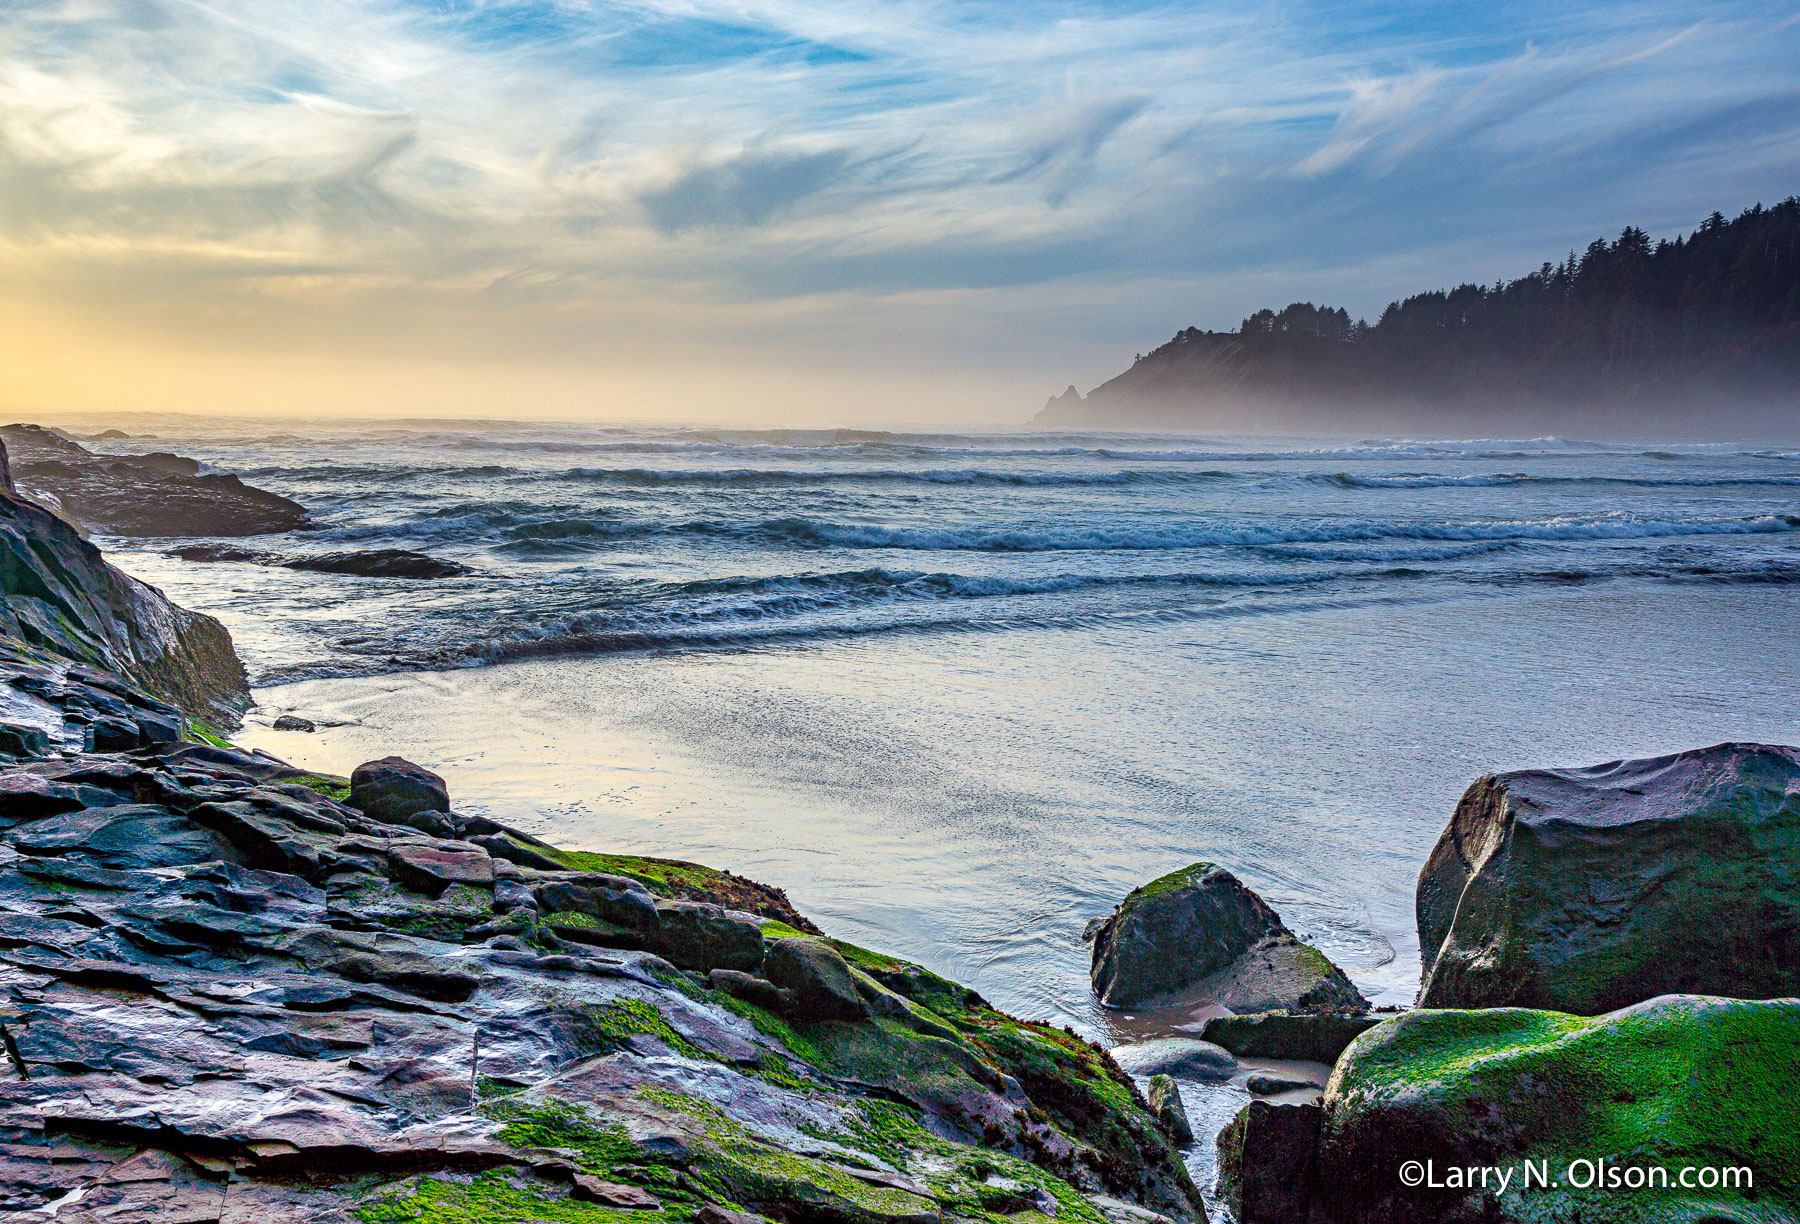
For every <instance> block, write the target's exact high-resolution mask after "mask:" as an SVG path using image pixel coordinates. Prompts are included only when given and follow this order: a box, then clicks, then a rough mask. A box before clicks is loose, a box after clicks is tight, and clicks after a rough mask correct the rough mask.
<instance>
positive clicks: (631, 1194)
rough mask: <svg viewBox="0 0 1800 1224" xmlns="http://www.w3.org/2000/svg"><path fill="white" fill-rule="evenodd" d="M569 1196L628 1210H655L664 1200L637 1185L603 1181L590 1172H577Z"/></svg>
mask: <svg viewBox="0 0 1800 1224" xmlns="http://www.w3.org/2000/svg"><path fill="white" fill-rule="evenodd" d="M569 1197H570V1198H572V1199H574V1200H575V1201H576V1202H578V1203H598V1204H600V1205H601V1206H602V1207H623V1208H625V1209H626V1210H628V1211H655V1210H657V1209H658V1208H660V1207H661V1206H662V1200H660V1199H658V1198H657V1197H656V1196H655V1195H653V1194H651V1193H649V1192H648V1191H645V1190H640V1189H638V1188H637V1187H636V1186H627V1185H622V1184H620V1183H619V1182H609V1181H601V1180H600V1179H599V1178H598V1177H595V1176H593V1175H592V1174H589V1173H577V1174H576V1175H575V1177H574V1179H573V1181H572V1182H571V1184H570V1187H569Z"/></svg>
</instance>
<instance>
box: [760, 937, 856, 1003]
mask: <svg viewBox="0 0 1800 1224" xmlns="http://www.w3.org/2000/svg"><path fill="white" fill-rule="evenodd" d="M763 971H764V973H766V974H767V975H768V978H769V981H771V982H772V983H774V984H775V985H776V986H778V987H780V988H781V989H783V990H785V991H787V992H788V995H789V996H790V997H789V1000H788V1014H789V1015H791V1016H793V1017H794V1018H795V1019H798V1020H806V1021H821V1020H862V1019H865V1018H866V1017H867V1016H868V1014H869V1005H868V1004H867V1003H866V1002H864V1001H863V997H862V993H861V992H860V991H858V990H857V988H856V980H855V979H854V978H852V977H851V976H850V966H848V965H846V964H845V963H844V958H843V957H842V956H840V955H838V950H837V949H836V948H834V947H832V946H831V945H830V944H828V943H826V942H825V941H824V940H822V939H814V938H811V937H810V936H794V937H790V938H787V939H772V940H770V941H769V946H768V954H767V956H766V957H765V959H764V964H763Z"/></svg>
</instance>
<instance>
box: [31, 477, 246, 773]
mask: <svg viewBox="0 0 1800 1224" xmlns="http://www.w3.org/2000/svg"><path fill="white" fill-rule="evenodd" d="M71 664H73V665H74V666H72V667H71V666H70V665H71ZM0 670H4V672H5V674H6V675H7V676H8V677H9V680H8V683H9V684H10V686H11V687H12V688H14V689H18V690H20V691H22V692H26V693H28V694H30V696H31V697H33V698H36V699H37V700H38V702H41V703H44V704H43V705H41V706H34V707H33V708H34V709H36V710H37V711H38V712H39V713H40V714H41V715H42V718H43V721H42V723H41V724H40V725H41V727H42V729H43V730H45V731H46V732H47V733H50V735H51V738H53V739H69V738H79V737H72V736H69V735H65V734H64V733H63V728H62V727H61V726H60V725H52V724H53V723H58V724H59V723H60V722H61V721H62V715H64V714H66V715H67V717H68V718H69V719H70V720H73V721H80V722H83V723H85V724H87V725H90V726H91V725H92V724H94V723H97V722H102V721H103V720H105V719H110V720H112V721H111V725H110V726H109V727H107V728H105V729H104V731H103V735H106V734H110V735H113V736H115V737H117V736H118V735H119V734H120V733H121V732H122V729H123V723H124V722H127V721H129V722H133V723H135V722H136V716H137V715H146V716H150V717H151V721H152V722H154V723H155V724H156V726H155V727H154V728H153V729H151V730H150V731H148V732H146V733H145V734H143V735H141V736H139V737H137V738H138V739H139V740H141V741H142V742H156V741H159V740H163V739H167V738H169V731H170V729H171V727H173V728H174V729H175V732H176V733H177V734H179V722H180V718H181V715H182V714H184V713H185V714H187V715H189V716H192V717H194V718H199V719H204V720H206V721H207V722H211V723H217V724H223V725H225V726H236V725H237V720H238V716H239V714H240V713H241V712H242V711H243V710H244V708H245V707H247V706H248V705H249V704H250V690H249V686H248V684H247V682H246V679H245V675H244V667H243V664H242V663H240V662H239V661H238V657H237V654H236V652H235V651H234V650H233V649H232V645H231V635H230V634H229V633H227V632H226V631H225V627H224V626H223V625H221V624H220V623H219V622H218V621H216V620H214V619H213V618H212V617H210V616H203V615H201V614H200V613H198V612H189V611H188V610H187V609H185V608H179V607H176V606H175V605H174V604H172V603H170V602H169V601H168V600H167V599H166V598H165V597H164V596H163V593H162V592H161V591H159V590H157V589H156V588H155V587H152V586H147V585H145V584H144V583H142V582H139V581H138V580H137V579H135V578H132V577H130V576H129V575H127V574H125V573H122V572H121V571H119V570H117V569H114V568H113V567H112V566H111V565H108V564H107V563H106V561H105V560H104V559H103V558H102V557H101V555H100V550H99V549H97V548H95V547H94V546H93V545H92V544H90V543H88V542H87V541H86V540H84V539H82V538H81V534H80V533H79V532H78V531H77V530H76V529H75V528H74V527H73V526H71V525H70V524H69V523H67V522H65V521H64V520H63V519H61V518H58V517H57V516H56V515H54V514H52V513H51V512H50V511H48V510H46V509H44V508H42V507H41V506H36V505H33V504H32V503H31V502H29V501H26V500H24V498H22V497H14V496H9V495H7V494H5V493H0ZM158 699H160V702H162V703H173V705H174V706H178V707H180V708H179V710H175V709H173V708H171V707H170V706H168V705H166V704H163V705H161V706H160V710H159V709H158ZM120 702H123V703H124V705H125V706H131V707H136V709H135V710H128V709H125V708H123V707H122V706H120V705H119V704H118V703H120ZM139 730H140V731H143V730H144V728H142V727H141V726H140V727H139ZM74 746H76V747H85V746H86V745H85V744H81V743H76V744H75V745H74Z"/></svg>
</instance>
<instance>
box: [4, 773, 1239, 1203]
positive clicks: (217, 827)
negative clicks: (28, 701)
mask: <svg viewBox="0 0 1800 1224" xmlns="http://www.w3.org/2000/svg"><path fill="white" fill-rule="evenodd" d="M344 798H348V784H347V783H346V782H344V781H343V780H341V779H329V778H319V777H314V776H308V775H303V774H301V773H300V771H298V770H294V769H291V768H288V767H286V766H285V765H282V764H281V763H280V762H276V761H273V760H272V759H271V758H268V757H266V756H262V755H259V754H253V753H248V752H242V751H239V750H236V749H232V748H220V747H214V746H210V745H200V744H191V743H181V742H165V743H156V744H151V745H146V746H142V747H138V748H134V749H132V750H130V751H124V752H117V753H80V752H72V753H65V754H59V755H40V756H31V755H25V756H22V757H20V758H18V759H16V760H15V761H14V762H13V763H12V764H11V765H10V767H6V768H3V769H0V1038H3V1039H4V1047H5V1066H4V1070H5V1072H6V1075H7V1078H6V1080H5V1081H4V1083H3V1084H0V1136H3V1137H0V1211H32V1210H34V1209H41V1208H44V1207H46V1206H48V1205H50V1204H60V1205H59V1206H58V1208H57V1212H56V1214H55V1217H54V1218H55V1219H57V1220H58V1221H63V1222H64V1224H68V1222H76V1224H85V1222H86V1221H100V1220H108V1221H119V1220H140V1219H142V1220H149V1219H156V1220H184V1221H213V1220H218V1221H240V1222H246V1224H247V1222H250V1221H255V1222H257V1224H278V1222H282V1221H295V1222H298V1221H331V1220H344V1221H348V1220H353V1219H355V1220H365V1221H404V1220H420V1221H437V1220H480V1221H518V1222H520V1224H523V1222H524V1221H528V1220H553V1221H588V1220H593V1221H601V1220H607V1221H611V1220H617V1219H621V1218H633V1219H644V1220H653V1219H694V1218H702V1211H703V1209H707V1210H710V1211H712V1212H713V1216H712V1217H706V1218H735V1217H726V1216H720V1215H719V1214H718V1213H732V1212H735V1213H738V1214H739V1215H749V1216H752V1217H754V1216H762V1217H765V1218H770V1219H782V1220H796V1221H798V1220H807V1221H812V1220H841V1221H877V1220H880V1221H888V1220H892V1221H925V1220H996V1219H1002V1218H1005V1219H1033V1220H1037V1219H1043V1218H1047V1217H1052V1216H1054V1217H1055V1218H1057V1219H1065V1220H1090V1221H1100V1220H1106V1219H1117V1220H1126V1219H1130V1220H1145V1219H1150V1218H1153V1217H1154V1216H1158V1215H1160V1216H1165V1217H1168V1218H1171V1219H1176V1220H1200V1219H1203V1218H1204V1213H1203V1210H1202V1208H1201V1205H1200V1200H1199V1197H1198V1195H1197V1193H1196V1192H1195V1189H1194V1187H1193V1185H1192V1184H1191V1182H1190V1181H1189V1180H1188V1177H1187V1174H1186V1172H1185V1171H1184V1169H1183V1167H1182V1163H1181V1160H1180V1158H1179V1154H1178V1152H1177V1151H1176V1149H1175V1147H1174V1146H1173V1143H1172V1140H1171V1136H1170V1134H1169V1130H1168V1124H1167V1123H1166V1122H1159V1121H1158V1120H1157V1118H1156V1117H1155V1115H1153V1114H1152V1113H1151V1112H1150V1111H1149V1109H1148V1107H1147V1105H1146V1103H1145V1102H1144V1100H1143V1099H1142V1097H1141V1096H1139V1094H1138V1093H1137V1091H1136V1090H1135V1089H1134V1088H1133V1087H1132V1085H1131V1082H1130V1081H1129V1079H1128V1078H1127V1077H1126V1076H1124V1075H1123V1074H1122V1073H1121V1072H1120V1071H1119V1070H1118V1068H1117V1067H1116V1066H1115V1065H1114V1064H1113V1063H1112V1062H1111V1060H1110V1059H1109V1058H1108V1057H1107V1056H1106V1055H1105V1054H1104V1053H1103V1052H1102V1051H1100V1050H1098V1049H1097V1048H1095V1047H1093V1046H1091V1045H1088V1044H1087V1043H1086V1042H1083V1041H1081V1040H1080V1039H1078V1038H1076V1037H1074V1036H1073V1035H1071V1034H1068V1033H1066V1032H1062V1031H1059V1030H1056V1029H1052V1028H1049V1027H1047V1026H1041V1025H1035V1024H1029V1023H1026V1022H1023V1021H1019V1020H1015V1019H1013V1018H1011V1017H1008V1016H1005V1015H1003V1014H1001V1013H999V1012H997V1011H994V1010H993V1009H992V1008H990V1007H988V1006H987V1005H986V1004H985V1003H984V1002H982V1000H981V999H980V998H979V997H978V996H976V995H975V994H974V993H973V992H971V991H968V990H966V989H964V988H962V987H959V986H956V985H954V984H952V983H950V982H947V981H945V980H943V979H941V978H938V977H935V976H934V975H932V974H930V973H928V972H927V971H925V970H923V969H920V968H919V967H917V966H913V965H909V964H906V963H904V962H900V961H896V960H892V959H890V958H887V957H884V956H880V955H878V954H875V953H872V952H868V951H865V950H863V949H860V948H855V947H853V946H851V945H848V944H844V943H840V942H837V941H832V940H828V939H825V938H823V937H820V936H818V935H816V934H811V933H808V930H807V928H810V924H804V920H803V919H802V918H801V917H800V916H799V915H797V914H795V913H793V911H792V908H791V907H790V906H788V905H787V904H786V900H785V898H783V897H781V895H780V894H779V892H777V891H776V890H772V889H766V890H762V892H760V893H757V892H755V891H754V890H753V889H751V888H749V887H748V886H749V883H750V882H748V881H743V880H740V879H738V878H736V877H728V876H725V875H723V874H722V873H714V876H715V878H717V880H718V881H719V900H718V901H707V900H705V899H703V897H702V896H701V895H700V894H703V893H704V891H705V889H704V881H705V879H706V878H707V876H706V875H705V874H704V869H701V868H695V867H693V866H692V865H679V866H681V867H683V868H684V870H683V871H682V872H681V873H679V881H680V885H679V888H678V889H677V887H675V886H674V885H672V884H671V883H670V879H669V868H670V867H671V865H670V864H666V863H661V862H657V861H655V860H632V859H624V858H612V859H609V860H608V863H609V865H611V866H613V867H615V870H613V871H587V870H577V869H571V868H570V867H568V866H564V865H563V864H565V863H572V864H576V865H579V864H580V863H581V860H582V856H579V855H573V854H565V853H564V852H562V851H559V850H557V849H555V848H554V847H551V846H548V845H545V844H544V843H541V842H536V841H534V840H533V839H530V838H528V837H526V836H524V835H522V834H519V833H517V832H515V831H512V830H508V829H504V828H502V827H501V826H498V825H495V824H493V823H492V822H489V821H485V820H482V819H480V818H468V819H465V818H462V817H459V816H457V815H455V814H454V813H453V812H449V811H445V812H440V813H437V814H436V815H437V817H438V822H439V825H438V827H440V828H441V829H442V830H443V831H445V832H446V833H447V834H448V836H435V835H433V834H430V833H427V832H424V831H422V830H421V829H420V828H417V827H415V826H414V825H413V824H410V823H409V824H397V823H396V824H390V823H386V822H384V821H380V820H376V819H374V818H372V817H370V816H369V815H367V814H366V813H364V812H362V811H359V810H357V809H356V808H353V807H350V806H348V805H347V804H346V803H344V802H342V801H341V800H342V799H344ZM372 806H373V804H372ZM446 806H447V804H446ZM414 816H416V813H407V817H408V818H409V819H411V818H412V817H414ZM470 837H480V838H481V839H482V844H477V843H476V842H474V841H471V840H468V838H470ZM496 851H497V852H498V853H496ZM515 860H517V861H515ZM721 902H722V903H721ZM744 904H751V905H753V906H755V910H751V909H744V908H739V906H741V905H744ZM758 911H760V912H758ZM799 924H804V926H802V925H799Z"/></svg>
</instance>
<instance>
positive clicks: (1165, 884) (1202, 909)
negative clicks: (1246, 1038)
mask: <svg viewBox="0 0 1800 1224" xmlns="http://www.w3.org/2000/svg"><path fill="white" fill-rule="evenodd" d="M1093 944H1094V949H1093V970H1092V976H1093V983H1094V993H1095V994H1096V995H1098V996H1099V998H1100V1002H1101V1003H1102V1004H1103V1005H1104V1006H1106V1007H1137V1006H1143V1005H1146V1004H1151V1005H1154V1004H1157V1003H1162V1002H1171V1003H1172V1002H1177V1001H1180V1002H1218V1003H1223V1004H1224V1005H1225V1006H1227V1007H1230V1008H1231V1009H1232V1010H1233V1011H1264V1010H1270V1009H1274V1008H1355V1009H1361V1008H1366V1007H1367V1006H1368V1004H1367V1002H1366V1001H1365V1000H1364V999H1363V997H1362V995H1361V993H1360V992H1358V991H1357V989H1356V987H1354V986H1353V985H1351V984H1350V980H1349V979H1348V978H1346V977H1345V976H1344V974H1343V972H1342V971H1341V970H1340V969H1338V967H1337V966H1336V965H1333V964H1332V963H1331V962H1330V961H1329V960H1327V959H1326V958H1325V957H1324V956H1323V955H1322V954H1321V953H1319V952H1318V951H1316V950H1315V949H1313V948H1311V947H1308V946H1307V945H1306V944H1303V943H1301V942H1300V941H1298V940H1297V939H1295V938H1294V936H1293V934H1292V933H1291V932H1289V931H1288V929H1287V928H1286V927H1285V926H1283V925H1282V922H1281V917H1280V915H1278V914H1277V913H1276V912H1275V911H1274V910H1272V909H1270V908H1269V906H1268V905H1267V904H1266V903H1264V901H1263V900H1262V898H1260V897H1258V896H1257V895H1256V894H1255V893H1253V892H1251V891H1250V890H1249V889H1248V888H1246V887H1244V885H1243V884H1242V883H1241V882H1239V880H1238V878H1237V877H1236V876H1234V875H1232V874H1231V873H1230V872H1229V871H1226V870H1225V869H1224V868H1222V867H1215V866H1214V865H1212V864H1211V863H1195V864H1194V865H1192V866H1190V867H1185V868H1183V869H1182V870H1180V871H1177V872H1173V873H1171V874H1169V875H1166V876H1163V877H1162V878H1161V879H1158V880H1153V881H1152V882H1151V883H1149V884H1146V885H1144V886H1143V887H1142V888H1139V889H1137V890H1136V891H1134V892H1133V893H1132V894H1131V895H1130V896H1128V897H1126V898H1125V900H1124V902H1123V903H1122V904H1121V905H1120V906H1119V908H1118V909H1117V910H1116V911H1114V913H1113V914H1112V916H1111V917H1110V918H1108V919H1106V921H1105V922H1104V923H1103V924H1102V925H1101V927H1100V928H1099V929H1098V931H1097V932H1096V933H1095V934H1094V937H1093Z"/></svg>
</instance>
